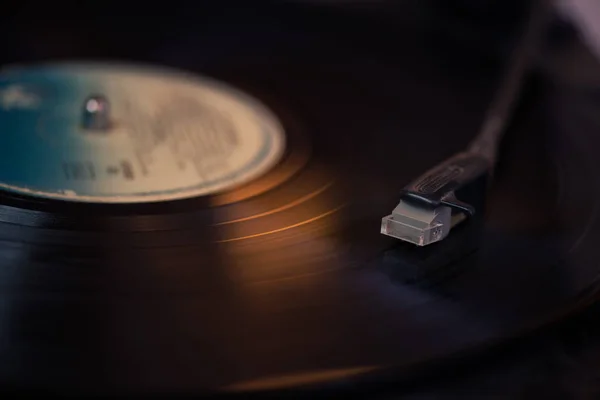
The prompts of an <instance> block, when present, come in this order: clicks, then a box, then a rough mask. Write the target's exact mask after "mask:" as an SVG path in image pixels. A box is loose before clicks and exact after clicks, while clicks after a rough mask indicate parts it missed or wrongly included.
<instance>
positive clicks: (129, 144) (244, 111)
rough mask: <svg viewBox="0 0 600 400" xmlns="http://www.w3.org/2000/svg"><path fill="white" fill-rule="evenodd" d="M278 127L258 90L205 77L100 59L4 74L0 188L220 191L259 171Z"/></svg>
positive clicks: (271, 154)
mask: <svg viewBox="0 0 600 400" xmlns="http://www.w3.org/2000/svg"><path fill="white" fill-rule="evenodd" d="M284 145H285V137H284V132H283V128H282V126H281V124H280V122H279V121H278V119H277V118H276V116H275V115H274V114H273V113H271V112H270V111H269V110H268V109H267V108H266V107H265V106H263V105H262V104H261V103H260V102H259V101H257V100H255V99H254V98H252V97H250V96H248V95H246V94H244V93H242V92H240V91H238V90H236V89H234V88H231V87H229V86H227V85H225V84H222V83H220V82H216V81H213V80H211V79H207V78H203V77H196V76H190V75H185V74H181V73H178V72H173V71H165V70H162V69H150V68H145V67H142V68H138V67H131V66H114V65H102V64H55V65H43V66H37V67H24V68H11V69H7V70H5V71H3V72H2V73H1V74H0V188H2V189H4V190H8V191H12V192H17V193H21V194H26V195H31V196H36V197H45V198H56V199H63V200H71V201H83V202H111V203H136V202H156V201H165V200H177V199H183V198H189V197H194V196H201V195H208V194H214V193H218V192H222V191H225V190H228V189H231V188H234V187H236V186H237V185H240V184H243V183H246V182H248V181H250V180H252V179H255V178H257V177H258V176H260V175H262V174H264V173H265V172H266V171H267V170H269V169H270V168H271V167H273V166H274V164H276V163H277V161H278V160H279V158H280V157H281V155H282V153H283V148H284Z"/></svg>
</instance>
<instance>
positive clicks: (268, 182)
mask: <svg viewBox="0 0 600 400" xmlns="http://www.w3.org/2000/svg"><path fill="white" fill-rule="evenodd" d="M307 161H308V152H304V151H298V152H295V153H292V154H291V155H290V156H289V157H288V159H286V160H285V161H284V162H283V163H282V165H280V166H279V167H277V168H276V169H275V170H273V171H271V172H269V173H267V175H265V176H264V177H262V178H259V179H257V180H256V181H254V182H252V183H250V184H248V185H245V186H243V187H241V188H239V189H237V190H233V191H231V192H227V193H222V194H220V195H216V196H213V197H212V198H211V206H213V207H218V206H223V205H226V204H232V203H236V202H240V201H242V200H246V199H248V198H251V197H254V196H258V195H259V194H261V193H264V192H266V191H268V190H271V189H273V188H275V187H277V186H279V185H281V184H283V183H284V182H286V181H287V180H288V179H289V178H290V177H291V176H292V175H294V174H295V173H297V172H298V171H299V170H300V169H301V168H302V167H303V166H304V165H305V164H306V162H307Z"/></svg>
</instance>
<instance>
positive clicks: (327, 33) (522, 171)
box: [0, 2, 600, 394]
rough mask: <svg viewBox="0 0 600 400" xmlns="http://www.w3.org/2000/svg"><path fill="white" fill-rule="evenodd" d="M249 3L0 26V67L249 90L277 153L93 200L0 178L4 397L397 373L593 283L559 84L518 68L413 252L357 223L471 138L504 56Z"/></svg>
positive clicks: (593, 139) (476, 347) (277, 385)
mask: <svg viewBox="0 0 600 400" xmlns="http://www.w3.org/2000/svg"><path fill="white" fill-rule="evenodd" d="M256 4H257V5H256V6H253V7H248V6H247V5H246V6H243V5H240V4H238V3H229V2H227V4H226V5H223V6H214V5H213V6H210V7H209V6H207V7H206V8H205V9H202V8H201V7H200V8H199V9H198V10H196V11H195V13H192V11H191V10H190V9H177V8H174V9H173V10H171V11H172V12H165V14H177V15H159V14H158V13H156V15H155V16H139V15H138V16H137V19H136V28H135V29H134V28H133V26H134V25H133V24H132V19H131V18H132V17H131V16H125V15H122V16H118V15H112V16H111V15H108V13H107V12H106V10H104V14H103V10H95V11H94V12H90V14H86V13H82V14H86V15H83V18H81V19H69V20H65V21H64V23H62V22H61V23H56V20H55V21H54V22H50V21H46V22H42V21H41V19H40V21H39V23H38V22H36V23H31V22H30V24H29V25H28V24H27V23H26V22H23V24H24V25H21V24H20V22H21V21H26V19H25V18H24V16H26V15H27V14H26V13H24V12H23V11H22V12H20V13H16V14H15V16H14V17H12V19H10V21H9V22H10V24H12V25H9V26H11V27H13V28H14V29H15V30H14V37H15V40H14V41H12V42H11V44H12V45H11V47H12V49H11V50H9V51H7V52H6V53H4V61H5V62H15V61H16V62H35V61H39V60H47V59H50V58H51V59H57V58H58V59H74V58H76V59H97V58H100V59H118V60H119V61H123V60H125V61H134V62H144V63H160V64H162V65H169V66H175V67H178V68H182V69H186V70H189V71H194V72H197V73H201V74H206V75H209V76H212V77H215V78H218V79H221V80H224V81H226V82H228V83H230V84H233V85H235V86H238V87H239V88H241V89H243V90H245V91H247V92H249V93H251V94H252V95H254V96H255V97H257V98H259V99H260V100H262V101H263V102H264V103H265V104H267V105H268V106H269V107H270V108H271V109H272V110H273V111H274V112H275V113H276V114H277V115H278V116H279V117H280V118H281V119H282V121H283V123H284V125H285V128H286V132H287V134H288V137H289V146H288V152H287V154H286V157H285V158H284V160H283V161H282V162H281V163H280V164H279V165H278V166H277V167H276V168H275V169H274V170H272V171H270V172H269V173H268V174H267V175H265V176H264V177H262V178H261V179H259V181H258V182H253V183H251V184H249V185H247V186H245V187H241V188H237V189H236V190H233V191H231V192H228V193H223V194H220V195H218V196H212V197H210V198H200V199H193V200H186V201H181V202H169V203H166V204H151V205H145V206H143V207H131V206H127V207H121V206H111V207H107V206H103V207H100V206H97V207H92V206H85V205H77V206H75V205H70V204H66V203H61V202H46V201H44V202H39V201H33V200H31V199H24V198H19V197H15V196H9V195H6V194H5V195H3V196H2V198H1V200H0V201H1V202H2V204H3V206H2V207H0V221H2V222H1V223H0V307H1V312H0V318H2V321H1V322H0V339H1V340H0V384H2V385H3V386H4V387H5V388H6V389H7V390H16V391H19V390H23V391H25V390H40V391H43V392H44V391H50V392H59V393H81V392H86V393H87V392H93V393H143V394H148V393H160V394H165V393H175V394H195V393H206V392H214V391H217V392H231V391H233V392H239V391H246V390H264V389H281V388H294V387H303V386H306V385H309V386H311V387H315V386H313V385H316V387H319V388H321V387H327V386H328V385H339V384H340V382H343V383H344V384H350V383H354V382H363V381H368V382H378V381H382V380H383V381H387V382H392V381H395V380H398V381H402V380H403V379H404V380H406V379H409V378H410V377H411V374H412V373H413V371H414V370H415V368H417V367H418V369H419V371H422V370H423V369H426V368H427V366H429V365H431V364H433V363H438V362H440V361H443V360H447V359H448V358H449V357H454V356H456V355H457V354H470V353H473V352H479V351H481V350H484V349H486V348H487V347H489V346H491V345H494V344H498V343H501V342H503V341H505V340H507V339H510V338H513V337H516V336H519V335H521V334H523V333H525V332H529V331H531V330H533V329H536V328H539V327H540V326H542V325H545V324H547V323H549V322H552V321H556V320H557V319H560V318H562V317H564V316H566V315H567V314H569V313H570V312H572V311H573V310H575V309H579V308H581V307H583V305H585V304H586V302H585V301H584V299H585V298H588V297H591V296H592V295H593V291H592V290H590V285H592V284H593V283H594V280H595V279H596V275H597V273H598V271H599V268H598V265H597V262H596V240H597V238H598V235H599V234H600V231H599V226H598V221H597V213H598V209H597V207H598V199H597V196H598V182H597V179H595V176H596V171H598V169H599V168H600V166H598V165H597V164H598V159H597V157H595V154H594V152H593V149H595V148H597V147H598V144H599V143H597V142H598V141H599V140H600V139H599V137H598V136H597V135H593V134H590V133H589V132H592V131H593V130H594V129H595V126H594V125H593V124H592V123H591V122H589V121H588V122H586V119H585V117H580V118H579V119H577V117H574V116H572V115H571V113H577V112H579V109H580V108H579V107H575V104H577V99H579V100H581V94H579V92H576V91H574V89H573V90H572V88H569V87H568V86H565V85H558V84H552V85H551V84H549V81H548V79H549V78H548V76H538V77H537V79H536V80H535V81H534V82H532V83H531V84H530V85H528V89H527V93H526V98H527V99H528V101H527V102H526V103H527V104H526V107H524V109H523V111H522V112H521V113H520V114H519V116H518V118H517V122H518V123H516V124H515V127H514V129H513V130H512V132H511V134H510V135H509V136H508V137H507V140H506V143H505V145H504V149H503V155H502V159H501V164H500V167H499V169H498V171H497V174H496V176H495V184H494V186H493V188H492V190H491V193H490V198H489V207H488V212H487V215H486V217H485V220H484V221H483V226H482V227H479V226H477V225H476V224H470V225H467V226H464V227H462V228H459V229H457V231H456V232H455V233H453V234H452V236H451V237H449V238H448V240H447V241H444V242H442V243H440V244H438V245H434V246H432V247H428V248H425V249H415V248H412V247H410V246H408V245H404V244H398V243H397V242H395V241H393V240H391V239H388V238H386V237H384V236H382V235H380V234H379V225H380V219H381V217H383V216H384V215H386V214H388V213H389V212H390V211H391V210H392V209H393V208H394V206H395V205H396V203H397V201H398V192H399V190H400V189H401V188H402V187H403V186H404V185H405V184H407V183H408V182H409V181H410V180H411V179H412V178H414V177H415V176H418V175H419V174H420V173H421V172H423V171H425V170H426V169H428V168H429V167H430V166H432V165H434V164H436V163H437V162H439V161H442V160H443V159H444V158H446V157H448V156H450V155H451V154H453V153H455V152H457V151H459V150H461V149H462V148H463V147H464V146H466V144H468V142H469V141H470V140H471V139H472V138H473V137H474V135H475V134H476V133H477V130H478V128H479V126H480V124H481V123H482V118H483V115H484V112H485V109H486V107H487V105H488V104H489V102H490V101H491V98H492V95H493V93H494V89H495V87H496V85H497V83H498V78H499V72H500V70H501V67H502V65H501V64H502V63H500V62H498V61H499V60H502V59H505V57H504V56H502V54H505V53H500V54H501V55H500V56H498V53H496V52H495V51H493V52H490V51H488V50H489V49H486V48H485V47H484V48H483V49H482V48H481V47H480V46H474V45H472V44H471V45H461V43H464V42H462V41H460V40H457V39H456V38H451V37H441V38H440V36H439V35H438V34H437V33H436V32H432V31H431V29H427V28H425V27H424V25H422V24H419V23H415V21H411V20H407V21H406V22H405V23H402V24H400V23H395V20H394V19H393V18H392V17H391V16H390V15H386V14H385V13H384V14H381V13H365V14H361V13H356V12H350V13H345V12H344V13H338V12H333V11H323V10H321V9H318V10H315V9H313V8H311V7H304V6H296V5H290V4H284V3H281V4H278V5H273V4H266V5H258V3H256ZM415 4H416V3H415ZM413 7H415V8H414V9H413V11H415V14H414V15H421V14H417V13H416V11H418V10H421V9H420V8H419V7H417V6H413ZM421 11H423V10H421ZM105 14H106V15H105ZM434 14H435V13H433V14H431V13H430V11H427V10H425V11H423V13H422V15H421V16H420V17H419V18H424V19H427V18H433V16H432V15H434ZM19 18H20V19H19ZM37 20H38V19H37V18H36V21H37ZM107 21H110V26H111V29H106V26H107ZM19 26H20V28H18V27H19ZM432 29H433V28H432ZM503 48H504V47H503V46H499V47H498V49H499V50H498V51H501V52H502V51H505V50H502V49H503ZM578 96H579V97H578ZM581 101H585V100H581ZM573 121H576V122H573ZM574 124H577V125H574ZM586 124H588V125H586ZM584 125H585V126H584ZM415 266H417V267H415ZM335 387H337V386H335Z"/></svg>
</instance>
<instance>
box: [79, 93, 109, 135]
mask: <svg viewBox="0 0 600 400" xmlns="http://www.w3.org/2000/svg"><path fill="white" fill-rule="evenodd" d="M82 114H83V115H82V126H83V128H84V129H86V130H90V131H96V132H108V131H109V130H110V128H112V126H113V123H112V118H111V112H110V103H109V101H108V99H107V98H106V97H104V96H102V95H98V94H96V95H92V96H90V97H88V98H87V99H86V100H85V102H84V104H83V113H82Z"/></svg>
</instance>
